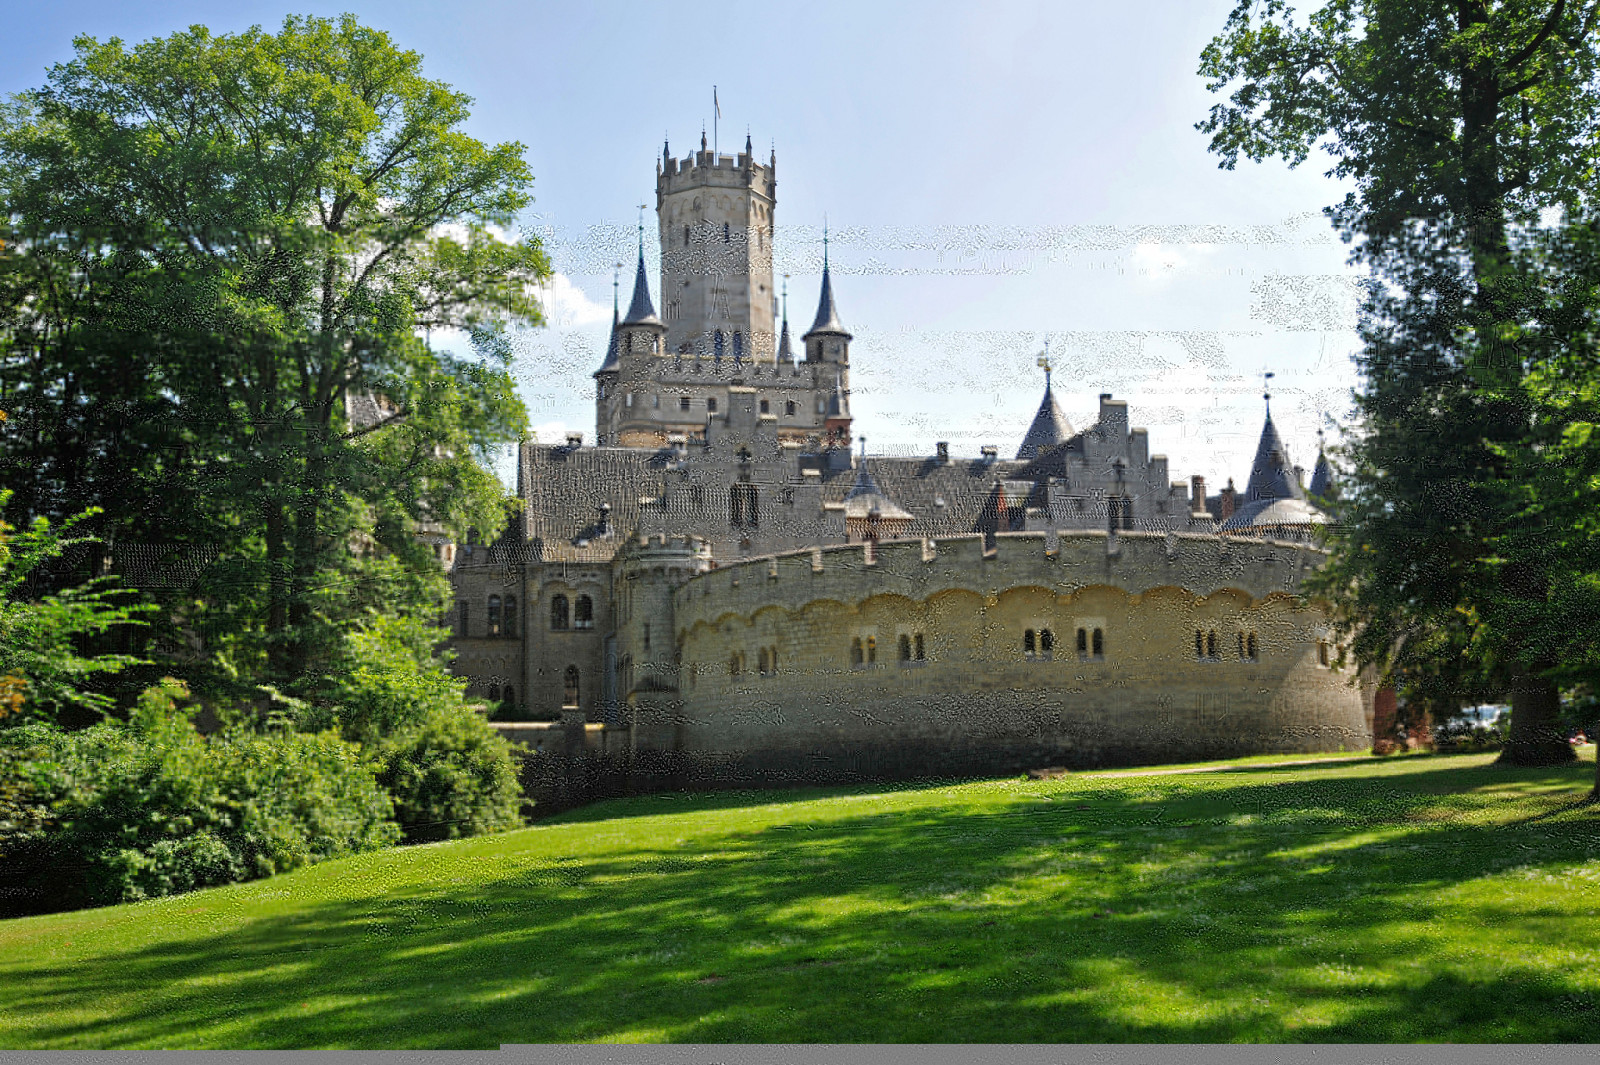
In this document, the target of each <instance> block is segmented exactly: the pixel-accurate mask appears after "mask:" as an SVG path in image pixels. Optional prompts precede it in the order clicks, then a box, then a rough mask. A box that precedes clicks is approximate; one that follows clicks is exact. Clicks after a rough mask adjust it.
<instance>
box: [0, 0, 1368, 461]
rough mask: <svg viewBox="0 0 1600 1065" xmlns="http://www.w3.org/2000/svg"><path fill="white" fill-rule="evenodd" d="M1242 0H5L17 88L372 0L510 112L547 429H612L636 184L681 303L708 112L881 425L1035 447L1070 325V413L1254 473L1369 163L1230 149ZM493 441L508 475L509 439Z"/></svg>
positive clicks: (429, 53)
mask: <svg viewBox="0 0 1600 1065" xmlns="http://www.w3.org/2000/svg"><path fill="white" fill-rule="evenodd" d="M1233 4H1234V0H1124V2H1122V3H1118V4H1106V3H1103V2H1096V3H1086V2H1078V0H1053V2H1049V0H1047V2H1041V3H1026V2H1004V0H989V2H985V3H984V4H981V5H979V4H972V3H970V2H961V3H957V2H948V0H920V2H917V3H889V2H879V0H874V2H872V3H860V2H855V3H845V2H836V0H812V2H808V3H806V4H803V5H750V4H726V3H712V2H696V3H688V4H685V3H675V4H642V3H641V4H623V3H606V2H601V0H585V2H583V3H575V2H571V0H568V2H560V3H549V2H537V0H522V2H516V3H499V2H495V3H491V2H482V0H458V2H455V3H449V4H445V3H414V2H404V0H384V2H381V3H364V2H358V0H343V2H339V3H332V4H327V3H320V2H311V0H300V2H297V3H289V4H285V3H269V2H257V0H239V2H233V3H228V4H221V3H204V2H174V3H161V2H157V0H142V2H140V3H137V4H133V3H127V2H125V0H124V2H78V0H53V2H52V3H50V4H36V3H34V4H24V3H21V2H20V0H3V4H0V11H3V13H4V22H5V25H6V27H7V43H8V48H7V52H8V57H7V59H8V61H7V63H6V64H5V65H4V67H3V68H0V92H5V93H10V92H15V91H19V90H23V89H27V88H32V87H36V86H39V85H41V84H43V83H44V80H45V75H46V71H47V70H48V68H49V66H50V65H51V64H53V63H57V62H62V61H64V60H66V59H68V58H70V57H71V55H72V39H73V38H74V37H75V36H78V35H80V34H86V35H88V36H91V37H94V38H97V39H100V40H105V39H108V38H111V37H120V38H122V39H123V41H125V42H127V43H129V44H132V43H136V42H138V41H142V40H146V39H148V38H151V37H157V36H166V35H168V34H171V33H173V32H176V31H178V30H181V29H183V28H185V27H187V26H189V25H193V24H196V23H198V24H203V25H205V26H207V27H208V28H209V29H210V30H211V31H212V32H214V33H226V32H234V31H238V30H242V29H246V28H248V27H249V26H252V25H259V26H262V27H263V28H265V29H276V28H278V27H279V26H280V25H281V23H282V21H283V18H284V17H285V16H286V15H289V14H314V15H322V16H336V15H338V14H340V13H342V12H346V11H349V12H352V13H354V14H355V15H356V16H357V17H358V18H360V19H361V21H362V22H363V23H365V24H366V25H369V26H372V27H374V28H377V29H381V30H383V31H385V32H387V33H388V34H390V36H391V37H392V38H393V40H394V41H395V43H396V44H397V45H398V46H400V47H402V48H407V49H412V50H415V51H417V52H418V53H420V54H421V55H422V57H423V71H424V73H425V74H426V75H427V76H429V77H432V78H436V79H439V80H441V81H444V82H447V83H448V84H450V85H451V86H453V87H454V88H456V89H458V90H460V91H463V92H465V93H467V94H468V95H470V96H471V97H472V98H473V99H474V105H473V110H472V116H471V118H470V119H469V121H468V122H467V123H466V126H465V131H466V132H467V133H468V134H470V135H471V136H474V137H477V138H479V139H480V140H483V141H486V142H490V143H501V142H505V141H516V142H519V143H520V144H522V145H523V146H524V155H525V158H526V159H527V161H528V163H529V165H530V167H531V169H532V171H533V174H534V176H535V183H534V188H533V192H534V202H533V203H532V204H531V205H530V207H529V208H528V209H527V210H526V211H525V212H524V214H523V217H522V218H521V219H520V229H521V230H522V231H523V232H525V233H527V232H531V233H533V234H536V235H538V236H539V237H540V238H541V239H543V240H544V241H545V243H546V245H547V247H548V248H549V250H550V252H551V255H552V260H553V264H554V267H555V270H556V276H555V277H554V278H553V279H552V282H551V284H550V286H549V288H548V290H547V292H546V297H547V299H546V306H547V316H548V319H549V322H548V324H547V325H546V326H544V327H542V328H538V329H530V330H524V331H521V332H519V334H518V336H517V338H516V339H517V345H516V347H517V351H518V362H517V368H516V374H517V379H518V385H519V390H520V392H521V394H522V396H523V399H524V400H525V402H526V403H527V405H528V408H529V417H530V421H531V424H532V426H533V427H534V430H535V431H536V433H537V435H538V438H539V439H540V440H543V441H546V442H550V441H557V440H560V439H562V437H563V436H564V434H565V433H566V432H567V431H568V430H573V431H581V432H583V433H584V434H585V438H586V440H589V441H592V440H593V439H594V381H593V378H592V376H591V375H592V373H593V371H594V369H595V368H596V367H598V366H599V364H600V361H601V356H602V354H603V348H604V344H605V339H606V333H607V330H608V328H609V325H610V317H611V301H612V274H613V271H612V264H613V263H615V262H617V261H619V260H620V261H622V262H623V263H625V264H627V268H626V269H625V270H624V271H623V292H622V294H621V295H622V300H623V303H624V305H626V303H627V301H628V298H629V296H630V291H629V290H630V289H631V272H632V263H633V260H634V256H635V255H636V240H637V236H636V234H637V230H636V225H637V220H638V217H639V211H638V205H640V204H649V205H650V206H651V216H650V217H649V218H648V219H647V225H646V233H647V242H646V261H647V264H648V267H649V271H650V278H651V289H652V294H653V295H654V296H655V297H656V298H657V301H658V303H659V297H660V291H659V277H660V275H659V254H658V250H657V249H656V248H655V246H654V241H653V239H649V238H650V237H651V235H653V234H654V232H655V224H654V218H653V209H654V181H655V164H656V160H658V159H659V158H660V155H661V150H662V144H663V140H664V139H665V140H666V141H667V142H668V143H669V144H670V146H671V148H672V151H673V154H674V155H676V156H677V157H679V158H682V157H684V156H685V155H687V154H688V153H689V152H690V151H692V150H694V149H696V148H698V146H699V138H700V134H701V130H702V127H704V129H705V132H706V135H707V136H708V138H709V137H713V136H714V137H715V139H716V141H717V146H718V147H719V148H721V150H722V151H723V152H724V153H729V154H731V153H733V152H735V151H738V150H741V149H742V148H743V145H744V140H745V136H746V134H747V132H748V135H749V136H750V137H751V140H752V142H753V144H754V146H755V149H756V153H757V156H758V158H765V156H766V154H767V152H768V151H769V150H774V149H775V150H776V152H777V182H778V184H777V206H776V211H775V221H776V226H777V232H776V237H775V241H774V255H775V272H776V273H777V274H779V275H781V274H785V273H787V274H789V275H790V278H789V282H788V286H789V315H790V318H791V320H792V321H791V324H792V325H794V326H797V327H798V328H797V330H796V331H797V332H803V331H804V329H805V327H806V326H807V325H808V324H809V323H810V321H811V317H812V315H813V313H814V312H815V309H816V301H817V294H818V287H819V284H820V274H821V264H822V256H821V251H822V246H821V237H822V227H823V223H824V219H826V222H827V224H828V227H829V231H830V244H829V247H830V262H831V269H832V271H833V274H834V293H835V298H836V302H837V305H838V307H839V312H840V316H841V318H842V320H843V321H844V324H845V325H846V327H847V328H849V329H850V330H851V332H852V333H853V334H854V336H855V340H854V343H853V344H852V348H851V376H852V388H853V392H852V396H851V405H852V410H853V413H854V415H855V423H854V428H855V431H856V433H857V434H858V436H865V437H866V448H867V451H868V453H870V454H893V455H925V454H931V453H932V452H933V450H934V445H935V443H936V442H937V441H948V442H949V444H950V448H951V451H952V453H953V454H955V455H958V456H961V455H972V456H976V455H977V454H978V450H979V448H980V447H981V446H983V445H990V444H992V445H995V446H997V447H998V448H999V449H1000V452H1001V454H1002V455H1007V456H1009V455H1010V454H1012V453H1014V452H1015V450H1016V448H1017V446H1018V445H1019V444H1020V443H1021V440H1022V436H1023V434H1024V432H1025V431H1026V428H1027V425H1028V423H1029V422H1030V421H1031V419H1032V417H1033V414H1034V412H1035V411H1036V410H1037V408H1038V405H1039V401H1040V397H1041V396H1042V394H1043V389H1044V381H1043V372H1042V371H1041V370H1040V369H1039V367H1038V366H1037V364H1036V359H1037V357H1038V355H1039V354H1040V353H1041V352H1042V351H1043V350H1044V348H1045V345H1046V343H1048V345H1049V351H1050V354H1051V359H1052V362H1053V363H1054V365H1055V373H1054V387H1055V390H1056V396H1057V399H1058V401H1059V402H1060V403H1061V405H1062V407H1063V409H1064V410H1065V412H1066V414H1067V416H1068V418H1069V420H1070V421H1071V422H1072V424H1073V426H1074V427H1075V428H1079V429H1081V428H1086V427H1088V426H1089V425H1091V424H1092V423H1093V422H1094V420H1095V417H1096V412H1097V410H1098V399H1097V397H1098V396H1099V395H1100V394H1101V393H1106V392H1110V393H1112V394H1114V395H1115V396H1116V397H1117V398H1119V399H1125V400H1127V401H1128V404H1129V418H1130V421H1131V424H1133V425H1134V426H1144V427H1146V428H1147V429H1148V430H1149V433H1150V450H1151V452H1152V453H1153V454H1165V455H1166V456H1167V457H1168V462H1169V470H1170V472H1171V476H1172V478H1173V479H1174V480H1177V479H1180V478H1187V477H1189V476H1191V475H1194V474H1200V475H1202V476H1205V477H1206V478H1207V482H1208V484H1209V485H1210V486H1211V488H1212V490H1213V491H1215V490H1216V487H1218V486H1220V485H1221V484H1223V483H1225V482H1226V481H1227V479H1228V478H1230V477H1232V478H1233V479H1234V480H1235V482H1236V483H1237V484H1238V485H1239V486H1240V487H1243V485H1244V483H1245V481H1246V480H1247V479H1248V477H1249V472H1250V462H1251V458H1252V456H1253V454H1254V451H1255V446H1256V442H1257V440H1258V439H1259V436H1260V432H1261V425H1262V414H1263V400H1262V389H1263V378H1262V376H1261V375H1262V374H1263V373H1265V372H1268V371H1270V372H1272V373H1273V374H1274V377H1273V378H1272V379H1271V381H1270V389H1271V392H1272V414H1273V419H1274V421H1275V423H1276V424H1277V426H1278V429H1279V431H1280V433H1281V434H1282V435H1283V437H1284V439H1285V442H1286V444H1287V446H1288V449H1289V452H1290V455H1291V458H1292V459H1293V460H1294V462H1296V463H1298V464H1301V465H1303V466H1305V467H1306V469H1307V474H1306V476H1307V478H1308V479H1309V476H1310V473H1309V470H1310V467H1311V466H1312V464H1313V463H1314V462H1315V459H1316V453H1317V444H1318V438H1317V435H1316V434H1317V430H1318V429H1319V428H1325V429H1326V430H1327V432H1328V439H1329V441H1330V442H1334V441H1336V440H1337V439H1338V425H1339V424H1340V423H1342V422H1347V421H1348V418H1349V408H1350V399H1351V390H1352V388H1354V387H1355V385H1356V383H1357V378H1356V371H1355V367H1354V363H1353V361H1352V356H1353V354H1354V352H1355V351H1356V350H1357V347H1358V340H1357V337H1356V334H1355V331H1354V327H1355V291H1356V290H1355V281H1356V280H1357V279H1358V278H1359V277H1360V276H1361V275H1360V274H1359V273H1358V272H1357V271H1356V270H1355V269H1354V268H1352V267H1350V266H1349V265H1347V259H1348V252H1349V249H1348V248H1347V247H1346V246H1345V245H1343V244H1341V243H1340V242H1339V240H1338V238H1337V237H1336V236H1335V234H1334V233H1333V230H1332V228H1331V226H1330V224H1329V222H1328V220H1327V219H1326V217H1324V215H1323V214H1322V209H1323V208H1324V207H1326V206H1328V205H1329V204H1332V203H1334V202H1336V201H1337V200H1339V199H1340V198H1342V196H1343V195H1344V193H1345V191H1346V187H1345V186H1344V185H1343V184H1341V183H1339V182H1337V181H1335V180H1334V179H1332V178H1330V177H1328V176H1327V175H1326V173H1325V171H1326V170H1327V169H1328V167H1329V165H1330V164H1331V160H1330V159H1329V158H1328V157H1327V156H1325V155H1318V154H1313V156H1312V157H1311V158H1310V159H1309V160H1308V161H1307V162H1306V163H1305V164H1303V165H1302V166H1300V167H1299V168H1295V169H1290V168H1289V167H1287V166H1286V165H1284V164H1283V163H1281V162H1269V163H1261V164H1256V163H1251V162H1248V161H1241V162H1240V163H1239V165H1238V167H1237V168H1236V169H1235V170H1232V171H1229V170H1223V169H1220V168H1219V167H1218V165H1217V158H1216V156H1214V155H1211V154H1210V153H1208V151H1207V138H1206V137H1205V135H1204V134H1202V133H1200V132H1198V131H1197V130H1196V129H1195V128H1194V125H1195V123H1196V122H1198V121H1200V120H1201V119H1203V118H1204V117H1205V116H1206V113H1207V111H1208V110H1209V108H1210V107H1211V105H1212V104H1213V103H1215V102H1217V100H1218V99H1219V97H1217V96H1215V95H1214V94H1212V93H1209V92H1208V91H1207V90H1206V87H1205V83H1204V79H1202V78H1201V77H1200V76H1199V75H1198V74H1197V73H1196V69H1197V67H1198V65H1199V55H1200V52H1201V49H1202V48H1203V47H1204V46H1205V44H1206V42H1207V41H1208V40H1210V39H1211V38H1212V37H1213V36H1215V35H1216V34H1217V33H1218V32H1220V30H1221V29H1222V26H1223V23H1224V21H1225V19H1226V17H1227V15H1228V12H1229V11H1230V10H1231V8H1232V7H1233ZM713 88H714V89H715V93H716V97H717V99H718V101H719V102H720V105H721V119H720V121H719V122H717V123H716V126H715V129H713V112H712V94H713ZM499 468H500V472H501V474H502V476H503V477H506V478H509V477H510V476H511V471H512V469H513V466H512V463H511V459H510V455H509V453H508V454H507V455H506V456H504V457H503V458H502V460H501V462H500V467H499Z"/></svg>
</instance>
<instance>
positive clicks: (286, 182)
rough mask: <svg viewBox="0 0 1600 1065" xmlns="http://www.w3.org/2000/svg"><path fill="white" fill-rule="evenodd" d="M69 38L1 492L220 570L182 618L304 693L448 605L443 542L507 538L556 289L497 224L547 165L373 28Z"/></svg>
mask: <svg viewBox="0 0 1600 1065" xmlns="http://www.w3.org/2000/svg"><path fill="white" fill-rule="evenodd" d="M75 45H76V56H75V58H74V59H72V60H71V61H70V62H67V63H65V64H62V65H59V66H56V67H53V68H52V69H51V70H50V72H49V75H48V84H47V85H46V86H45V87H43V88H41V89H37V90H34V91H32V92H28V93H23V94H21V95H20V96H19V97H17V98H15V100H14V102H13V103H12V104H11V105H10V106H9V107H8V108H7V109H6V111H5V112H4V113H3V114H0V191H3V194H4V197H3V198H4V202H5V203H6V205H7V209H8V220H7V229H8V232H7V233H6V234H5V237H6V244H7V247H6V254H5V259H4V264H3V265H4V269H3V270H0V301H3V302H0V312H3V313H4V314H5V319H4V330H3V335H0V396H4V397H6V402H7V404H8V406H9V408H10V409H12V410H13V411H14V412H15V413H16V416H17V422H18V425H19V429H20V432H18V433H16V434H14V435H13V437H12V439H11V440H9V441H8V442H7V445H6V446H5V448H4V449H3V450H0V462H3V463H4V466H3V467H0V472H3V473H4V475H5V476H6V477H8V478H11V479H12V480H13V481H14V482H15V483H16V484H17V487H18V489H19V499H21V501H22V502H23V503H24V506H25V507H26V508H27V509H28V510H29V511H30V512H31V513H41V514H49V513H61V512H70V511H71V509H72V508H73V507H75V506H77V505H78V504H79V503H80V502H81V501H82V497H84V496H92V497H95V498H96V499H97V500H98V501H100V502H101V503H102V505H103V506H104V507H105V515H104V519H103V523H104V528H103V529H102V530H101V534H102V535H104V536H106V537H107V538H114V537H117V536H121V537H123V538H124V539H134V540H138V539H141V538H147V539H150V540H162V541H178V542H181V543H187V544H189V545H190V547H191V548H193V549H195V550H196V551H199V550H201V549H204V550H205V551H207V552H209V554H207V555H206V557H207V558H208V559H209V558H211V557H212V556H213V555H214V556H215V560H214V561H213V562H210V563H208V564H207V565H206V566H205V567H204V568H203V572H201V573H200V575H199V576H198V577H197V578H196V579H195V580H194V581H192V582H188V583H184V584H183V585H182V586H181V587H179V588H177V590H176V591H175V592H174V593H173V594H172V595H170V596H169V597H168V600H167V602H166V603H165V606H166V608H167V611H168V620H169V625H170V627H171V628H173V629H180V628H187V629H190V630H192V631H193V633H194V634H195V635H197V636H198V637H203V638H204V639H205V640H206V642H207V646H208V648H209V651H210V653H211V655H212V657H213V660H219V659H220V660H223V661H225V662H226V663H227V664H228V665H229V667H230V668H231V669H233V670H234V671H236V672H239V673H243V674H249V675H251V676H252V677H254V678H256V679H269V680H272V681H274V682H276V683H279V684H284V685H288V686H290V687H293V686H294V685H295V684H297V683H301V682H303V681H306V680H307V679H308V678H314V677H315V675H316V674H317V672H318V671H319V669H321V668H323V667H325V666H326V665H327V664H328V662H329V661H330V660H331V659H332V658H333V657H335V656H336V655H337V654H338V653H339V648H340V646H341V633H342V632H343V631H345V630H346V629H348V628H349V627H350V626H351V625H352V624H354V623H355V621H354V619H357V618H360V617H363V616H365V613H366V611H367V609H368V608H370V607H373V606H375V605H381V606H382V607H383V608H384V609H386V610H388V611H390V612H391V613H408V612H409V613H414V614H418V615H425V616H429V617H433V616H437V614H438V613H439V611H440V609H441V606H442V602H443V597H444V595H445V594H446V592H447V586H446V584H445V581H444V578H443V576H442V574H441V573H440V567H439V566H438V565H437V562H436V560H435V559H434V557H433V555H432V552H431V550H430V549H429V548H428V547H427V546H426V545H425V544H423V543H421V542H420V541H419V540H418V537H417V533H418V531H419V530H420V529H423V528H425V527H428V526H433V527H436V528H437V529H438V530H439V531H441V532H442V533H444V534H445V535H448V536H451V537H459V536H460V535H461V534H462V533H463V532H464V531H465V529H466V528H467V527H469V526H477V527H479V528H483V529H488V530H494V529H496V528H498V526H499V524H500V522H501V521H502V520H503V514H504V509H503V507H504V502H505V500H504V496H505V493H504V490H503V489H501V488H500V486H499V485H498V482H497V481H496V480H495V478H494V477H493V476H492V474H491V473H490V472H489V471H488V469H487V468H486V467H487V460H488V457H489V455H490V453H491V452H492V451H494V450H495V449H497V448H499V447H503V446H504V445H506V444H507V443H510V442H513V441H515V440H517V439H518V438H519V437H520V436H521V435H522V434H523V433H524V432H525V428H526V414H525V412H524V410H523V408H522V406H521V404H520V402H519V401H518V400H517V399H516V397H515V395H514V390H513V385H512V379H511V376H510V372H509V367H510V361H511V349H510V345H509V344H508V343H507V342H506V339H505V330H506V328H507V327H508V326H510V325H511V324H513V323H518V322H521V323H530V324H536V323H538V322H539V321H540V320H541V319H540V311H539V306H538V303H537V302H536V300H535V298H534V296H533V294H532V293H533V285H534V284H536V283H537V282H539V281H541V280H542V279H544V278H545V277H547V276H548V273H549V264H548V260H547V258H546V256H545V254H544V252H543V251H542V249H541V248H540V247H539V245H538V243H537V242H536V241H534V240H532V239H528V240H525V241H522V242H520V243H512V242H509V241H506V240H502V239H500V238H499V237H498V236H497V227H499V228H501V229H503V227H505V226H507V225H509V224H510V223H511V222H512V220H513V219H514V217H515V215H516V213H517V211H519V210H520V209H521V208H522V207H523V206H524V205H525V204H526V203H527V202H528V199H529V197H528V193H527V188H528V185H529V183H530V177H529V174H528V171H527V167H526V165H525V163H524V162H523V160H522V158H521V153H522V147H521V145H518V144H515V143H508V144H500V145H496V146H493V147H489V146H486V145H484V144H482V143H480V142H479V141H477V140H474V139H472V138H471V137H468V136H467V135H465V134H464V133H463V132H462V131H461V128H460V127H461V126H462V124H463V123H464V122H465V120H466V118H467V113H468V112H467V107H468V105H469V103H470V100H469V99H468V98H466V97H465V96H463V95H462V94H460V93H458V92H455V91H453V90H451V89H450V88H449V87H448V86H445V85H443V84H441V83H439V82H436V81H430V80H427V79H425V78H424V77H423V76H422V74H421V70H420V65H421V60H420V58H419V57H418V56H417V55H416V54H415V53H413V52H407V51H402V50H400V49H397V48H396V47H395V46H394V45H393V43H392V42H391V41H390V40H389V38H388V37H387V36H386V35H385V34H383V33H381V32H378V31H375V30H372V29H369V28H366V27H363V26H361V25H359V24H358V23H357V22H356V21H355V19H354V18H353V17H351V16H345V17H343V18H341V19H339V20H337V21H330V20H324V19H318V18H289V19H286V20H285V22H284V24H283V27H282V29H281V31H280V32H278V33H277V34H266V33H263V32H262V31H261V30H260V29H259V28H252V29H250V30H248V31H246V32H244V33H240V34H235V35H228V36H213V35H211V34H210V33H209V32H208V31H206V30H205V28H204V27H199V26H196V27H192V28H191V29H189V30H188V31H186V32H183V33H178V34H174V35H173V36H171V37H168V38H164V39H156V40H151V41H146V42H144V43H143V44H140V45H138V46H137V47H135V48H132V49H131V50H130V49H127V48H125V47H124V46H123V44H122V43H121V42H120V41H118V40H115V39H113V40H111V41H107V42H104V43H102V42H98V41H95V40H93V39H91V38H87V37H81V38H79V39H77V41H76V42H75ZM445 330H458V331H464V332H465V333H467V334H468V335H469V336H470V337H472V338H473V340H474V343H475V350H476V355H475V356H474V357H469V358H457V357H453V356H451V355H449V354H447V353H445V352H442V351H440V350H436V349H434V348H433V347H432V346H431V345H430V344H429V343H428V342H427V341H426V340H424V339H423V335H424V334H428V335H431V332H435V331H445Z"/></svg>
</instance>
